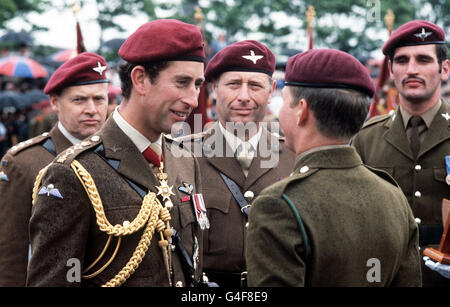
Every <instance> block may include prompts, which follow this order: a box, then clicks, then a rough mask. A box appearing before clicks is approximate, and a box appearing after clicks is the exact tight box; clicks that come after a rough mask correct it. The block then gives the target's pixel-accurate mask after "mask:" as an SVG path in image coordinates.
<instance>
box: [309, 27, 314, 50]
mask: <svg viewBox="0 0 450 307" xmlns="http://www.w3.org/2000/svg"><path fill="white" fill-rule="evenodd" d="M308 36H309V46H308V49H309V50H311V49H313V46H314V34H313V28H312V27H308Z"/></svg>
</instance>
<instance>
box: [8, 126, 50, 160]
mask: <svg viewBox="0 0 450 307" xmlns="http://www.w3.org/2000/svg"><path fill="white" fill-rule="evenodd" d="M49 137H50V134H49V133H48V132H44V133H42V134H41V135H38V136H35V137H34V138H31V139H28V140H26V141H23V142H21V143H19V144H17V145H14V146H13V147H11V148H10V149H9V152H10V153H11V155H13V156H15V155H17V154H18V153H19V152H21V151H22V150H24V149H26V148H29V147H32V146H34V145H37V144H41V143H42V142H43V141H45V140H46V139H48V138H49Z"/></svg>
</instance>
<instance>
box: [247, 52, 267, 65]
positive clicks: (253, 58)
mask: <svg viewBox="0 0 450 307" xmlns="http://www.w3.org/2000/svg"><path fill="white" fill-rule="evenodd" d="M242 57H243V58H244V59H247V60H250V61H252V62H253V64H256V62H258V60H261V59H262V58H263V57H264V56H263V55H256V54H255V51H253V50H250V55H243V56H242Z"/></svg>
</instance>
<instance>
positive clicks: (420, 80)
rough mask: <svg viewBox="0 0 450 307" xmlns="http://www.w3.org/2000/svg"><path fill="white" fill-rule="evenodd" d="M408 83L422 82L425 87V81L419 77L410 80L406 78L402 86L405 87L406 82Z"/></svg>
mask: <svg viewBox="0 0 450 307" xmlns="http://www.w3.org/2000/svg"><path fill="white" fill-rule="evenodd" d="M408 81H416V82H420V83H422V84H423V85H425V80H424V79H422V78H418V77H409V78H406V79H404V80H403V81H402V85H403V86H405V84H406V82H408Z"/></svg>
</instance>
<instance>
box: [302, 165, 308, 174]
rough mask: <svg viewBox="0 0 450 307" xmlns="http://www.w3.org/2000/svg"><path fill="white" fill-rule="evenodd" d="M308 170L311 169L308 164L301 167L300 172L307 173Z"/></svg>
mask: <svg viewBox="0 0 450 307" xmlns="http://www.w3.org/2000/svg"><path fill="white" fill-rule="evenodd" d="M308 171H309V167H308V166H303V167H302V168H301V169H300V174H304V173H307V172H308Z"/></svg>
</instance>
